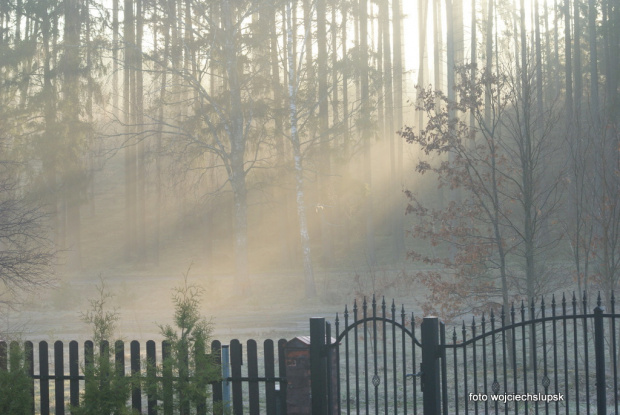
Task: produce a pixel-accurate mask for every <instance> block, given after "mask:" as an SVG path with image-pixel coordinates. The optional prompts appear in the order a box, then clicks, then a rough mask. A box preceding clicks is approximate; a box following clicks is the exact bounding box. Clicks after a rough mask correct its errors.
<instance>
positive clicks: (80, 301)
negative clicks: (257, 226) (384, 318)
mask: <svg viewBox="0 0 620 415" xmlns="http://www.w3.org/2000/svg"><path fill="white" fill-rule="evenodd" d="M182 274H183V272H181V271H179V272H178V273H177V275H161V274H157V273H153V272H147V271H144V272H134V273H133V275H131V277H130V278H128V277H127V276H124V275H119V274H114V273H110V274H108V275H102V277H103V278H104V280H105V283H106V286H107V287H108V289H109V292H110V293H111V294H113V295H114V298H113V299H112V301H111V303H110V305H111V306H112V307H116V308H117V311H118V312H119V313H120V323H119V330H118V337H119V338H121V339H123V340H140V341H145V340H161V339H162V336H161V335H160V333H159V329H158V324H167V323H171V322H172V318H173V304H172V300H171V294H172V289H173V288H174V287H178V286H180V285H181V284H182V283H183V275H182ZM397 274H398V273H396V272H387V271H377V272H374V273H369V272H364V273H351V272H347V273H344V272H343V273H335V272H332V273H328V274H327V273H317V286H318V287H319V291H320V294H319V296H318V297H316V298H314V299H305V298H304V292H303V276H302V275H301V274H300V275H284V274H273V273H272V274H270V275H254V276H253V277H252V281H251V295H250V296H249V297H248V298H246V299H244V298H241V297H239V295H238V293H237V291H238V290H237V287H236V283H235V280H234V278H233V277H232V276H210V277H206V276H201V275H200V274H199V273H198V272H192V271H191V270H190V272H189V278H188V281H189V282H190V283H195V284H199V285H201V286H202V287H204V288H205V295H204V298H203V302H202V307H201V309H202V311H203V314H204V315H205V316H207V317H210V318H212V321H213V328H214V333H213V338H214V339H218V340H221V341H228V340H230V339H233V338H238V339H240V340H246V339H250V338H254V339H257V340H264V339H268V338H270V339H280V338H285V339H290V338H293V337H295V336H302V335H308V333H309V318H310V317H325V318H327V319H328V320H330V321H332V322H333V321H334V319H335V315H336V313H337V312H338V313H339V315H340V318H341V319H342V312H343V310H344V306H345V304H348V306H349V310H351V306H352V303H353V299H354V298H356V297H357V298H358V299H359V298H361V297H362V296H363V293H368V295H372V287H373V283H374V286H375V288H376V289H377V292H379V291H381V292H382V293H383V294H384V295H385V296H386V299H388V300H389V301H390V303H389V304H388V307H389V305H390V304H391V299H392V298H396V304H397V305H398V308H399V310H400V305H401V304H405V309H406V310H408V311H409V312H411V311H414V312H419V308H417V307H416V299H419V298H420V297H419V295H423V293H422V292H421V291H419V292H418V293H417V295H414V294H413V293H414V292H415V291H417V290H411V291H412V293H411V294H407V295H406V296H403V291H402V288H403V286H402V285H401V286H399V285H398V283H396V284H395V283H394V281H401V280H400V279H399V278H398V277H397ZM99 283H100V281H99V277H98V275H92V276H90V277H84V276H80V277H79V278H77V277H75V278H66V279H65V280H63V281H58V284H57V287H56V288H53V289H49V290H46V291H42V292H39V293H37V294H33V295H32V296H30V297H28V298H27V299H26V303H24V304H23V305H22V306H21V307H20V308H21V310H20V311H14V312H10V313H8V314H7V316H6V317H5V321H3V322H2V325H3V326H4V327H6V328H8V330H7V331H8V332H11V333H13V336H16V337H19V338H22V339H24V340H32V341H40V340H48V341H54V340H63V341H70V340H78V341H83V340H87V339H90V338H91V337H92V335H91V334H90V328H89V327H88V326H87V325H86V324H85V323H84V322H82V321H81V319H80V312H84V311H86V310H88V307H89V305H88V299H89V298H95V297H96V296H97V291H96V286H97V284H99ZM403 284H404V282H403ZM407 291H409V290H407ZM388 312H389V311H388ZM360 313H361V311H360ZM397 318H400V316H397ZM341 324H342V323H341Z"/></svg>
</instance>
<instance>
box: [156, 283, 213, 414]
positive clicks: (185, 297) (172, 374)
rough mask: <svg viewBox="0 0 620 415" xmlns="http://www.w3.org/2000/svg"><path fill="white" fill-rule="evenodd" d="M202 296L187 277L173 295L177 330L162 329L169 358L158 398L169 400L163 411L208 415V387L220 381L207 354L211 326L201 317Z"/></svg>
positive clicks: (161, 327)
mask: <svg viewBox="0 0 620 415" xmlns="http://www.w3.org/2000/svg"><path fill="white" fill-rule="evenodd" d="M203 294H204V289H203V288H202V287H200V286H198V285H195V284H190V283H189V282H188V280H187V273H186V274H185V278H184V281H183V285H181V286H180V287H176V288H174V289H173V293H172V302H173V304H174V326H172V325H159V328H160V331H161V333H162V335H163V336H164V339H165V342H166V343H167V344H168V345H169V355H168V357H167V358H165V359H164V360H163V362H162V366H161V367H160V370H161V373H162V377H163V382H162V385H161V386H162V387H161V388H160V390H158V395H159V396H160V397H161V398H166V399H165V400H164V407H166V406H168V407H169V406H170V405H174V407H175V409H177V410H178V411H179V412H178V413H180V414H181V415H187V414H190V413H191V411H192V408H194V409H195V408H202V409H203V410H205V411H207V410H208V408H207V405H208V402H209V399H208V398H209V391H208V387H207V386H208V385H209V383H211V382H213V381H216V380H217V379H219V377H220V374H219V371H218V366H217V365H215V364H214V361H213V357H212V356H211V355H209V354H207V351H208V346H209V339H210V337H211V332H212V323H211V321H209V320H207V319H206V318H205V317H204V316H202V315H201V313H200V303H201V299H202V296H203ZM150 387H151V388H152V387H153V385H150ZM171 395H173V396H174V399H173V400H172V401H171V400H170V396H171ZM161 398H160V399H161Z"/></svg>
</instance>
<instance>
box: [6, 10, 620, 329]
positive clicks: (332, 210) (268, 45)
mask: <svg viewBox="0 0 620 415" xmlns="http://www.w3.org/2000/svg"><path fill="white" fill-rule="evenodd" d="M619 59H620V3H618V2H617V1H615V0H587V1H585V0H584V1H582V0H527V1H526V0H518V1H517V0H514V1H512V2H511V1H508V0H488V1H487V0H465V1H463V0H445V1H440V0H418V1H416V2H413V1H411V2H410V1H406V2H401V1H400V0H391V1H390V0H371V1H369V0H356V1H352V0H331V1H327V0H231V1H223V2H220V1H211V0H184V1H182V0H123V1H120V0H2V1H1V2H0V102H1V104H0V140H1V144H2V147H1V150H0V154H1V159H0V169H1V173H0V178H1V180H0V199H1V202H0V212H1V213H0V216H1V217H2V219H0V224H1V226H0V246H1V248H2V253H1V254H0V280H1V281H2V283H3V284H2V286H3V289H2V291H3V292H4V293H5V294H4V295H3V297H2V298H0V301H4V300H6V299H7V298H8V297H6V296H7V295H11V293H13V292H14V291H16V290H19V289H22V288H28V287H31V286H37V285H41V284H45V283H46V278H47V277H48V276H49V275H51V274H52V273H56V274H57V275H58V274H61V275H64V274H70V273H75V274H80V273H83V272H85V271H88V270H102V269H106V268H107V267H111V266H116V267H118V266H119V264H123V265H122V266H123V267H124V268H122V270H121V271H119V272H127V274H131V270H134V269H139V270H147V272H148V270H154V269H158V268H159V267H165V266H166V265H167V264H174V265H175V266H176V265H179V264H181V267H187V265H188V263H189V262H194V264H195V266H196V267H197V269H199V270H200V272H202V273H204V274H218V275H220V274H221V275H229V276H230V278H234V281H235V284H236V287H237V289H238V291H239V293H240V295H242V296H243V295H251V293H252V290H253V285H255V284H257V283H256V279H255V278H254V279H252V278H250V276H251V275H258V274H263V273H282V274H283V275H298V276H299V284H303V286H304V293H305V296H306V297H307V298H313V297H315V296H316V295H317V293H318V294H321V291H322V290H324V287H320V286H317V284H316V281H315V278H316V274H317V273H336V272H345V271H346V272H349V271H350V272H358V271H359V270H368V269H370V270H378V269H383V270H387V271H386V272H388V274H389V275H390V276H391V277H393V278H395V279H396V278H399V279H402V280H406V281H407V282H408V284H409V286H410V287H418V286H421V285H423V286H424V287H425V289H426V290H428V296H427V301H426V303H425V305H424V310H425V311H427V312H438V313H440V315H442V316H444V317H445V318H453V317H456V316H459V315H463V314H464V313H467V312H472V311H475V310H481V309H486V308H488V307H489V306H494V305H495V306H497V305H503V306H504V307H506V308H507V307H508V305H509V304H510V302H512V301H514V300H515V299H525V300H526V301H528V302H529V301H534V300H537V299H539V298H540V296H541V295H544V294H549V293H553V292H556V291H558V290H559V289H566V288H567V287H575V290H576V291H577V292H578V294H579V296H582V295H584V294H585V293H590V292H592V293H594V292H595V291H597V290H601V292H603V293H604V294H605V296H607V297H609V295H610V294H611V293H612V291H613V290H614V289H617V286H618V283H619V282H620V141H619V139H620V131H619V129H618V127H619V122H620V94H619V90H618V82H619V76H620V62H619ZM175 273H178V268H175ZM283 278H284V277H283ZM295 278H297V277H295ZM607 300H609V298H607ZM6 301H8V300H6Z"/></svg>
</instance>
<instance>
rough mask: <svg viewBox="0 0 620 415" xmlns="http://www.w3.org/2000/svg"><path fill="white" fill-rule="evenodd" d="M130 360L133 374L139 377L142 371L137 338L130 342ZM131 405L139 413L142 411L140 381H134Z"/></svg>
mask: <svg viewBox="0 0 620 415" xmlns="http://www.w3.org/2000/svg"><path fill="white" fill-rule="evenodd" d="M129 347H130V352H131V355H130V361H131V376H133V377H139V376H140V375H141V373H140V371H141V368H140V343H139V342H138V341H136V340H134V341H132V342H131V343H130V346H129ZM131 407H132V408H133V409H136V410H137V411H138V413H142V389H141V388H140V383H138V382H134V385H133V388H132V390H131Z"/></svg>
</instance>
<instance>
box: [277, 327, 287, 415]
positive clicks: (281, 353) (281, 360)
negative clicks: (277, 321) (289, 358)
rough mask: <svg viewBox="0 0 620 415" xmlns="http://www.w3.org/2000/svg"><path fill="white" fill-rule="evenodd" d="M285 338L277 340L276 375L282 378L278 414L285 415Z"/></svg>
mask: <svg viewBox="0 0 620 415" xmlns="http://www.w3.org/2000/svg"><path fill="white" fill-rule="evenodd" d="M285 347H286V340H284V339H280V340H278V376H279V377H280V379H284V380H281V381H280V393H279V395H280V400H279V408H278V409H279V411H278V413H279V414H280V415H287V411H286V389H287V381H286V354H285Z"/></svg>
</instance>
